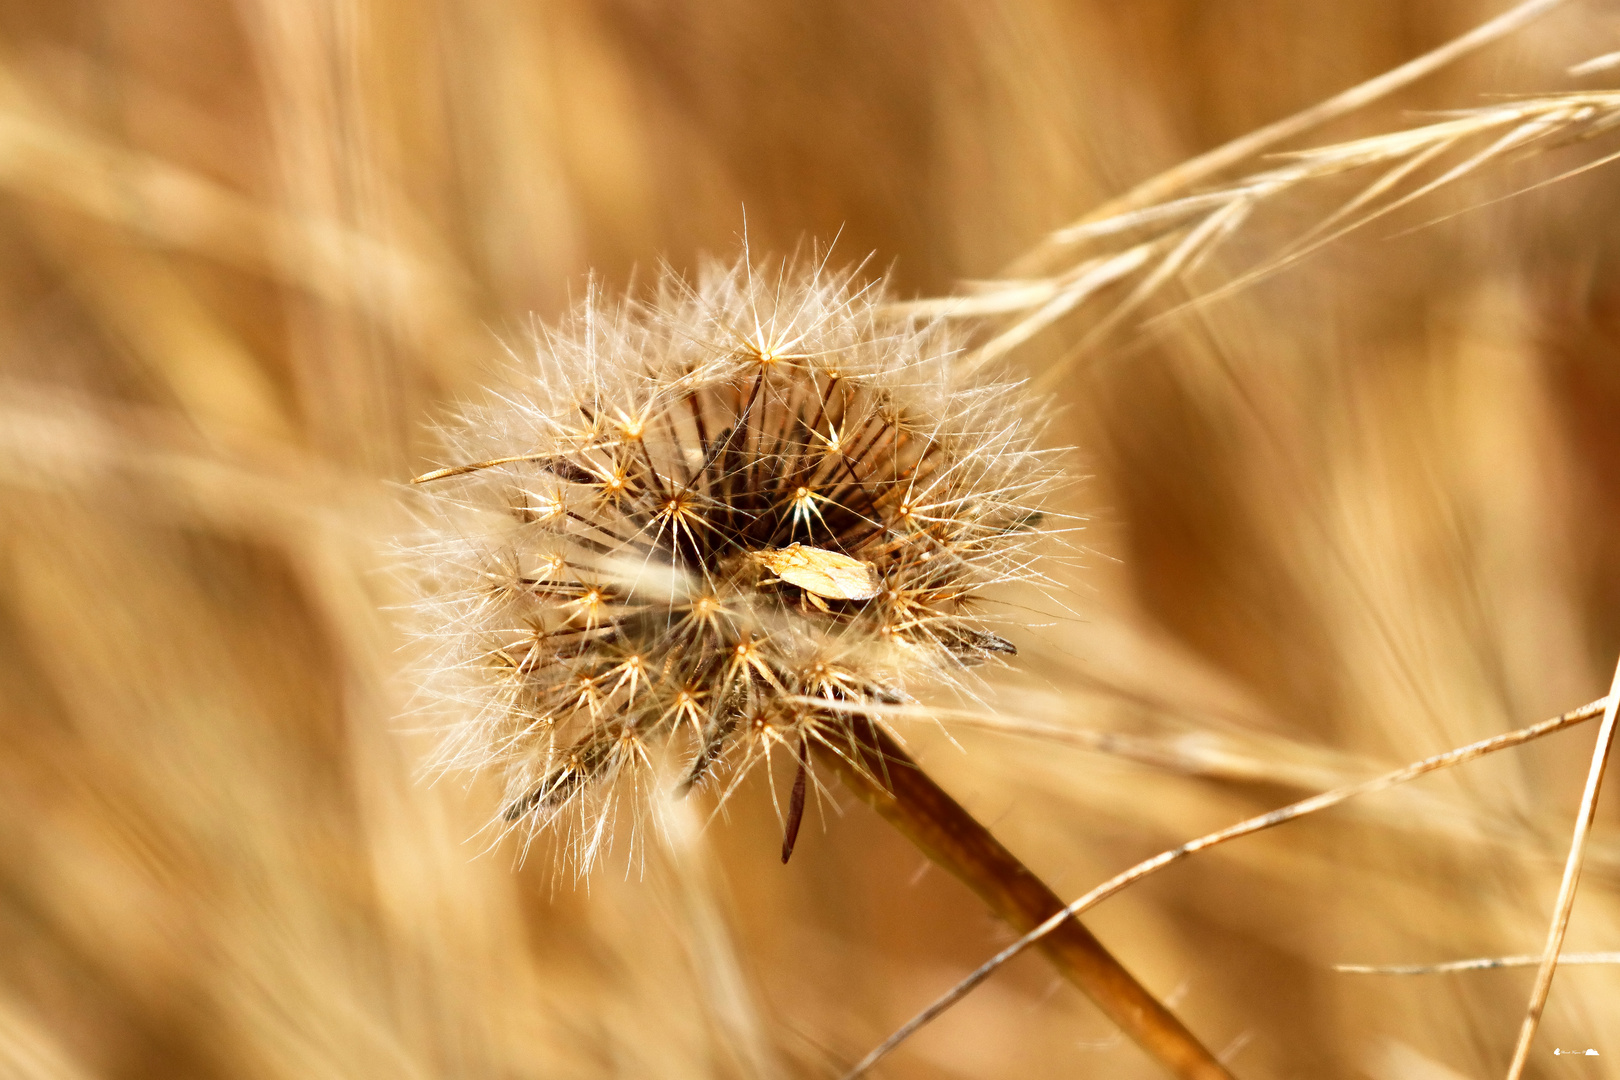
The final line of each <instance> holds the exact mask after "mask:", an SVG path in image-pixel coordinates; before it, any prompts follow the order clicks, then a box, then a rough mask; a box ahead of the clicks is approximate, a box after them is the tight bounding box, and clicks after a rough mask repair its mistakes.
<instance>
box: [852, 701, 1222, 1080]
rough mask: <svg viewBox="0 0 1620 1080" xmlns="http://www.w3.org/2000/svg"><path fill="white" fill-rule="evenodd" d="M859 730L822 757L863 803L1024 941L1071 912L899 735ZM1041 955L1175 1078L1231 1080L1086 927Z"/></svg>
mask: <svg viewBox="0 0 1620 1080" xmlns="http://www.w3.org/2000/svg"><path fill="white" fill-rule="evenodd" d="M850 730H851V732H852V736H853V737H852V740H851V742H852V746H851V750H852V752H850V753H848V755H847V756H845V755H844V754H834V753H830V752H826V751H823V757H824V758H825V759H827V760H828V761H829V762H830V763H833V764H835V765H836V767H837V768H838V770H839V772H840V773H841V774H842V775H843V777H844V781H845V783H846V784H848V785H849V786H850V787H851V788H852V789H853V790H854V791H855V793H856V794H857V795H859V796H860V797H861V798H862V799H863V800H864V801H865V802H866V803H867V804H868V805H870V806H871V807H872V808H873V809H874V810H876V811H877V812H878V813H879V814H880V815H881V816H882V817H883V818H884V819H885V820H887V821H888V822H889V824H891V825H893V826H894V827H895V828H897V829H899V830H900V832H901V833H903V834H904V835H905V837H906V838H907V839H908V840H910V841H911V842H912V843H913V844H915V845H916V846H917V847H918V849H920V850H921V851H922V852H923V853H924V854H925V855H927V856H928V857H929V858H930V859H932V860H933V861H934V862H935V863H936V864H938V865H939V866H940V867H942V868H944V869H946V870H949V871H950V872H951V873H952V874H954V875H955V876H956V877H957V878H958V879H959V880H961V881H962V883H963V884H965V885H967V886H968V887H969V888H970V889H972V890H973V891H974V892H976V893H978V894H979V898H980V899H982V900H983V901H984V902H985V903H986V904H988V905H989V906H990V908H991V910H992V911H994V912H995V913H996V915H997V916H999V917H1000V918H1001V919H1002V920H1003V921H1005V922H1006V923H1007V924H1008V925H1009V926H1011V927H1012V928H1013V929H1014V930H1015V931H1017V932H1018V933H1020V934H1025V933H1028V932H1029V931H1031V930H1033V929H1035V928H1036V927H1038V926H1040V925H1041V924H1043V923H1045V922H1046V921H1048V920H1049V919H1051V918H1052V917H1053V916H1054V915H1057V914H1058V913H1060V912H1061V911H1062V910H1063V908H1064V903H1063V901H1062V900H1061V899H1060V898H1059V897H1058V895H1057V894H1056V893H1054V892H1053V891H1052V890H1051V889H1050V888H1048V887H1047V885H1046V883H1045V882H1043V881H1042V880H1041V879H1040V878H1039V877H1037V876H1036V875H1035V874H1034V872H1033V871H1031V870H1030V869H1029V868H1028V867H1027V866H1025V865H1024V864H1023V863H1022V862H1020V861H1019V860H1018V858H1017V856H1015V855H1013V853H1012V852H1010V851H1008V850H1007V848H1006V847H1004V846H1003V845H1002V843H1001V842H1000V841H999V840H997V839H996V838H995V837H994V836H992V835H991V834H990V830H988V829H986V828H985V827H984V826H983V825H981V824H980V823H979V822H978V821H977V820H976V819H975V818H974V817H973V815H972V814H970V813H968V811H967V810H966V809H965V808H964V807H963V806H962V804H961V803H959V802H957V801H956V800H955V799H953V798H952V797H951V796H950V794H949V793H947V792H946V791H945V790H944V789H943V788H941V787H940V786H939V785H938V784H936V783H934V781H933V780H932V779H931V778H930V777H929V775H928V774H927V773H926V772H924V771H923V770H922V768H921V767H919V766H918V765H917V763H916V762H915V761H913V760H912V759H911V756H910V755H909V754H907V753H906V751H905V750H904V749H903V748H902V747H901V746H900V744H899V743H898V742H897V741H896V740H895V738H894V737H893V736H892V735H890V734H889V733H888V732H887V731H885V730H883V729H882V728H881V727H878V726H877V725H875V724H870V723H867V722H863V721H860V720H853V721H852V722H851V724H850ZM842 749H843V747H842V746H840V750H842ZM1040 946H1041V948H1042V949H1044V950H1045V951H1046V954H1047V956H1048V957H1049V958H1050V959H1051V960H1052V962H1053V963H1054V964H1055V965H1057V968H1058V970H1059V971H1061V972H1062V973H1063V974H1064V975H1065V976H1066V977H1067V978H1068V979H1069V981H1071V982H1073V983H1074V984H1075V985H1076V986H1078V987H1079V988H1080V990H1081V991H1082V992H1083V993H1084V994H1085V995H1086V996H1087V997H1089V998H1090V999H1091V1000H1092V1001H1094V1002H1096V1004H1097V1006H1098V1007H1099V1008H1101V1009H1102V1011H1103V1012H1104V1013H1106V1014H1107V1015H1108V1017H1109V1019H1111V1020H1113V1021H1114V1023H1116V1024H1118V1025H1119V1027H1120V1029H1121V1030H1122V1031H1123V1032H1124V1033H1125V1034H1126V1035H1128V1036H1130V1037H1131V1038H1132V1039H1133V1040H1135V1042H1136V1043H1137V1045H1139V1046H1140V1047H1142V1049H1143V1050H1146V1051H1147V1052H1148V1053H1149V1054H1151V1055H1152V1056H1153V1057H1154V1058H1155V1059H1157V1060H1158V1061H1159V1063H1160V1064H1162V1065H1163V1066H1164V1067H1165V1068H1166V1069H1167V1070H1169V1071H1170V1072H1171V1073H1172V1074H1174V1075H1175V1076H1178V1077H1181V1078H1183V1080H1232V1077H1231V1074H1230V1073H1229V1072H1227V1070H1226V1068H1225V1067H1224V1066H1222V1065H1221V1063H1220V1062H1219V1061H1217V1060H1216V1058H1215V1055H1214V1054H1212V1053H1210V1052H1209V1050H1208V1049H1206V1048H1205V1047H1204V1046H1203V1044H1201V1043H1200V1042H1199V1041H1198V1039H1197V1038H1196V1037H1195V1036H1194V1035H1193V1034H1192V1032H1190V1031H1188V1030H1187V1028H1186V1027H1185V1026H1184V1025H1183V1024H1182V1023H1181V1021H1180V1020H1178V1019H1176V1017H1175V1015H1174V1014H1172V1013H1171V1012H1170V1010H1169V1009H1167V1008H1166V1007H1165V1006H1164V1004H1163V1003H1162V1002H1160V1001H1159V1000H1158V999H1157V998H1155V997H1154V996H1153V995H1152V994H1151V993H1149V992H1148V991H1147V989H1146V988H1145V987H1143V986H1142V984H1141V983H1139V982H1137V980H1136V978H1135V976H1133V975H1132V974H1131V973H1130V972H1129V971H1127V970H1126V969H1125V967H1124V965H1122V964H1121V963H1120V962H1119V961H1118V960H1117V959H1116V958H1115V957H1114V955H1113V954H1112V953H1110V952H1109V951H1108V949H1107V948H1106V947H1105V946H1104V945H1103V943H1102V942H1100V941H1098V940H1097V938H1096V937H1095V936H1094V935H1093V934H1092V933H1091V931H1090V930H1087V929H1086V928H1085V926H1083V925H1082V924H1081V923H1080V921H1079V920H1078V919H1075V918H1069V919H1067V920H1065V921H1064V922H1063V923H1062V924H1061V925H1059V926H1058V927H1057V928H1056V929H1054V930H1052V931H1051V932H1050V933H1048V934H1047V935H1046V936H1045V937H1043V938H1041V941H1040ZM863 1065H864V1063H863ZM860 1069H861V1067H860V1066H857V1069H856V1071H857V1072H859V1071H860ZM852 1075H853V1074H852Z"/></svg>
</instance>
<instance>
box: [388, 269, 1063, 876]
mask: <svg viewBox="0 0 1620 1080" xmlns="http://www.w3.org/2000/svg"><path fill="white" fill-rule="evenodd" d="M880 301H881V296H880V294H879V289H878V288H876V287H867V288H857V287H856V286H855V284H854V283H853V281H852V277H851V275H849V274H840V273H830V272H828V271H827V270H826V269H825V268H824V267H823V266H819V265H815V264H808V265H804V266H798V265H793V264H791V263H784V264H781V265H780V266H777V267H776V268H775V269H773V270H772V271H770V272H768V273H767V272H763V271H761V270H760V269H759V268H756V267H752V266H750V265H749V264H748V262H747V261H746V260H744V261H742V262H739V263H737V264H735V265H732V266H729V267H727V266H722V265H718V264H710V265H708V266H706V267H704V269H703V270H702V272H701V273H700V275H699V278H698V281H697V283H696V284H695V285H693V284H691V283H689V282H687V281H685V280H683V279H682V278H680V277H678V276H676V275H675V274H673V273H668V272H666V273H665V274H663V275H662V276H661V277H660V279H659V280H658V282H657V284H656V286H655V287H654V288H653V289H652V291H651V292H650V294H648V295H645V296H642V297H639V298H630V299H624V300H620V301H608V300H605V299H603V298H602V297H601V296H600V295H599V294H598V293H597V292H596V291H595V290H593V291H592V292H591V294H590V295H589V297H588V298H587V300H586V301H585V303H584V304H582V305H580V306H579V307H578V308H577V309H576V310H575V311H574V312H573V313H572V314H570V315H569V316H568V317H567V318H566V319H564V320H563V322H562V323H561V325H559V326H556V327H553V328H548V329H545V330H542V331H540V332H539V333H538V335H537V339H536V348H535V350H534V352H533V354H532V355H526V356H514V357H513V359H512V360H511V363H510V365H509V367H508V369H507V371H506V373H505V376H504V378H503V380H502V385H500V386H499V387H498V388H496V389H494V390H493V391H492V392H491V393H490V395H489V396H488V398H487V400H485V401H484V402H482V403H480V404H476V405H472V406H469V407H466V408H464V409H463V410H462V411H461V414H460V417H459V419H458V421H457V422H455V423H453V424H451V425H449V426H448V427H447V428H446V430H445V441H446V444H447V449H446V456H447V460H449V461H450V462H451V464H450V465H448V466H447V467H445V468H442V469H439V470H437V471H435V472H432V473H428V474H427V475H425V476H423V477H420V478H418V481H417V491H418V492H420V493H421V494H422V495H423V497H424V504H423V517H424V522H425V524H426V532H425V535H424V537H423V538H422V539H421V540H420V541H419V542H417V543H416V544H415V545H414V546H413V547H412V549H411V553H412V555H413V556H414V558H413V562H414V564H415V565H417V566H418V567H419V568H421V569H422V570H423V571H424V575H423V577H424V581H425V585H424V592H423V598H422V600H421V602H420V604H419V612H420V615H421V617H422V622H423V624H424V627H425V633H426V634H427V636H428V638H429V640H430V642H431V644H432V653H433V656H432V660H431V663H430V666H429V679H428V683H429V685H430V688H431V690H432V692H433V693H434V694H435V696H437V697H439V698H441V699H448V700H450V701H452V702H454V703H455V705H456V707H457V709H458V711H459V712H460V714H461V715H460V717H459V718H458V719H456V720H454V721H453V722H452V724H451V726H450V730H449V734H448V736H447V739H446V742H445V744H444V747H443V752H442V764H443V765H445V766H448V767H471V768H476V769H484V768H495V769H498V770H500V771H501V772H502V773H503V774H504V777H505V782H506V810H505V813H504V815H503V818H504V821H505V822H506V823H507V824H508V825H509V826H522V827H526V828H527V830H528V835H529V836H531V837H532V836H533V835H534V833H535V832H536V831H537V830H539V829H541V828H543V827H546V826H550V825H553V824H555V825H559V826H563V827H564V829H563V832H564V835H565V836H566V837H567V841H566V842H567V845H568V847H569V849H570V852H571V854H572V856H573V861H574V864H575V866H576V868H578V869H579V870H581V871H583V870H584V869H586V868H588V867H589V866H590V864H591V863H592V862H593V860H594V859H595V858H596V857H597V856H598V855H600V854H601V853H602V851H603V850H605V847H606V845H607V844H609V843H610V842H611V839H612V837H613V834H614V832H615V831H616V830H617V829H618V828H619V824H618V819H619V818H620V817H621V815H624V814H626V813H628V815H629V817H630V818H631V822H632V825H631V828H632V832H634V831H635V828H636V826H637V825H638V824H639V822H640V821H641V817H642V814H643V812H644V810H645V807H646V805H647V800H646V799H644V798H643V797H642V796H644V795H645V794H646V793H647V792H648V791H649V785H652V784H656V783H661V782H667V783H668V784H669V785H670V786H672V787H681V788H684V787H690V786H691V785H693V784H695V783H697V782H699V781H701V780H703V779H705V778H706V777H707V776H709V775H710V774H711V773H713V772H715V771H716V770H718V769H721V768H728V769H729V770H730V773H731V775H732V776H734V777H735V776H740V775H741V774H742V773H743V772H744V771H745V770H746V768H747V767H748V766H750V765H753V764H756V763H760V762H767V763H768V762H769V761H770V760H771V755H772V753H773V751H775V750H782V751H784V752H785V753H786V754H787V755H788V756H789V757H790V758H793V759H797V760H800V761H802V760H804V759H805V757H806V752H805V748H806V747H807V746H808V745H810V744H821V745H823V746H825V747H827V748H829V749H831V750H832V751H834V752H838V751H839V748H840V746H841V745H843V746H847V745H848V737H847V733H848V731H849V728H848V727H847V725H848V724H850V723H852V722H855V721H854V720H852V719H851V717H850V713H849V711H848V708H847V706H848V703H850V702H855V703H859V702H887V703H893V702H898V701H903V700H905V699H906V698H907V696H908V688H910V687H914V686H916V685H917V684H919V683H926V682H930V681H945V682H953V681H954V679H955V678H956V677H957V676H958V675H959V674H960V673H961V672H962V671H963V670H964V669H965V668H967V667H969V666H972V665H975V664H979V663H982V662H984V661H986V660H995V659H999V658H1000V657H1001V656H1003V655H1006V654H1011V653H1013V652H1014V647H1013V645H1012V644H1011V643H1010V642H1009V641H1007V640H1006V639H1005V638H1003V637H1002V636H1000V635H999V634H997V633H993V632H992V631H991V628H990V625H989V624H988V622H987V620H986V619H985V617H984V616H983V615H982V614H981V613H980V608H979V604H978V601H979V599H980V595H981V591H982V590H984V589H985V588H987V587H989V586H992V585H997V584H1000V583H1004V582H1007V581H1012V580H1024V579H1028V578H1030V577H1031V576H1032V574H1031V571H1030V568H1029V560H1028V546H1029V542H1030V538H1031V536H1032V534H1033V532H1034V529H1033V526H1034V525H1035V524H1036V523H1037V521H1038V520H1039V516H1038V511H1037V508H1036V502H1037V501H1038V497H1039V495H1040V494H1041V493H1042V491H1043V490H1044V489H1045V488H1046V487H1048V486H1049V485H1050V484H1051V483H1052V480H1053V475H1054V474H1053V471H1052V469H1051V467H1050V465H1049V464H1048V459H1047V458H1046V457H1045V456H1044V455H1043V454H1042V453H1040V452H1038V451H1037V450H1035V449H1034V447H1033V445H1032V437H1033V435H1034V433H1035V431H1036V429H1037V427H1038V426H1039V423H1038V421H1039V410H1038V409H1034V408H1032V407H1031V405H1030V403H1029V401H1028V400H1027V399H1025V398H1024V397H1023V396H1022V395H1021V394H1020V393H1019V391H1018V389H1017V388H1016V387H1015V386H1013V385H1010V384H1005V383H986V382H982V381H980V382H978V383H976V384H973V385H966V384H961V383H960V382H959V381H958V380H957V379H955V378H954V377H953V375H952V372H951V357H952V347H951V342H950V340H949V338H948V337H947V336H946V334H945V333H944V332H943V330H942V329H941V328H940V327H939V326H937V325H928V326H919V325H916V324H905V325H900V326H896V325H895V324H893V323H892V322H891V323H883V322H880V321H879V319H878V317H877V306H878V304H879V303H880ZM816 701H827V702H839V703H840V704H841V709H840V711H836V712H835V711H834V710H832V709H830V708H828V709H818V708H817V707H815V704H814V702H816ZM861 722H864V721H861ZM660 777H663V778H664V779H662V780H661V779H660Z"/></svg>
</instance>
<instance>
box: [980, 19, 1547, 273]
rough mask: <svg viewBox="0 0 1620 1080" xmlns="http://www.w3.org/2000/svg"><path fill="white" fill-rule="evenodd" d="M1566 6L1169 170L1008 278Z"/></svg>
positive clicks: (1499, 27) (1025, 260)
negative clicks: (1084, 232)
mask: <svg viewBox="0 0 1620 1080" xmlns="http://www.w3.org/2000/svg"><path fill="white" fill-rule="evenodd" d="M1564 2H1565V0H1527V2H1526V3H1522V4H1519V5H1517V6H1515V7H1513V8H1511V9H1509V10H1508V11H1505V12H1503V13H1502V14H1501V15H1498V16H1497V17H1496V18H1494V19H1492V20H1490V21H1489V22H1487V23H1483V24H1482V25H1480V26H1476V27H1475V28H1474V29H1472V30H1470V31H1469V32H1468V33H1466V34H1464V35H1462V36H1461V37H1458V38H1453V39H1452V40H1451V41H1448V42H1446V44H1444V45H1442V46H1440V47H1439V48H1438V49H1434V50H1432V51H1430V52H1427V53H1424V54H1423V55H1422V56H1419V57H1417V58H1416V59H1413V60H1409V61H1407V62H1406V63H1404V64H1402V65H1401V66H1400V67H1397V68H1392V69H1390V70H1389V71H1386V72H1384V73H1383V74H1382V75H1379V76H1376V77H1375V78H1371V79H1368V80H1367V81H1366V82H1364V83H1359V84H1358V85H1356V86H1352V87H1351V88H1350V89H1348V90H1345V91H1343V92H1341V93H1338V94H1335V95H1334V96H1333V97H1330V98H1328V99H1327V100H1326V101H1321V102H1318V103H1317V104H1315V105H1312V106H1311V107H1310V108H1308V109H1303V110H1301V111H1299V112H1297V113H1294V114H1293V115H1292V116H1288V117H1284V118H1283V119H1281V120H1278V121H1277V122H1275V123H1273V124H1268V125H1266V126H1265V127H1263V128H1260V129H1258V130H1256V131H1251V132H1249V133H1248V134H1247V135H1242V136H1239V137H1238V138H1236V139H1233V140H1232V141H1231V142H1228V143H1224V144H1222V145H1221V146H1218V147H1216V148H1215V149H1213V150H1209V151H1206V152H1205V153H1202V154H1200V155H1198V156H1197V157H1195V158H1191V159H1190V160H1188V161H1184V162H1182V163H1181V164H1179V165H1177V166H1176V167H1174V168H1172V169H1167V170H1165V171H1164V172H1162V173H1159V174H1158V175H1157V176H1154V177H1152V178H1150V179H1148V180H1144V181H1143V182H1142V183H1140V184H1137V185H1136V186H1135V187H1133V188H1131V190H1129V191H1127V192H1126V193H1125V194H1123V195H1120V196H1118V197H1117V198H1114V199H1110V200H1109V201H1108V202H1106V203H1104V204H1102V205H1101V206H1099V207H1097V208H1096V209H1095V210H1092V211H1091V212H1090V213H1088V214H1086V216H1085V217H1083V218H1081V219H1080V220H1079V221H1076V222H1075V223H1074V224H1073V225H1071V226H1069V227H1068V228H1067V229H1061V230H1059V231H1058V232H1055V233H1053V234H1052V236H1051V237H1050V238H1049V239H1048V240H1047V241H1046V243H1044V244H1042V245H1041V246H1040V247H1038V248H1036V249H1035V250H1034V251H1032V252H1030V253H1028V254H1027V255H1025V256H1023V257H1022V258H1020V259H1019V260H1018V261H1017V262H1016V263H1014V264H1013V265H1012V266H1010V267H1008V270H1007V274H1008V276H1020V275H1026V274H1029V273H1030V272H1032V270H1033V269H1034V268H1036V267H1039V266H1042V265H1045V264H1046V263H1047V262H1048V261H1049V260H1050V259H1051V257H1052V256H1053V255H1054V254H1055V253H1056V252H1059V251H1061V250H1062V249H1063V248H1064V247H1065V246H1066V244H1065V242H1064V239H1063V237H1064V235H1065V234H1067V233H1069V232H1071V231H1073V230H1079V229H1083V228H1084V227H1085V226H1087V225H1090V224H1093V223H1095V222H1098V221H1102V220H1104V219H1106V218H1111V217H1117V216H1120V215H1124V214H1130V213H1133V212H1135V211H1138V210H1142V209H1144V208H1145V207H1149V206H1153V205H1155V204H1157V203H1162V202H1164V201H1166V200H1168V199H1171V198H1174V197H1175V196H1176V195H1178V194H1180V193H1181V192H1184V191H1188V190H1190V189H1191V188H1193V187H1194V186H1196V185H1198V184H1201V183H1203V182H1204V181H1205V180H1208V179H1209V178H1210V177H1212V176H1215V175H1217V174H1219V173H1221V172H1223V171H1225V170H1226V169H1229V168H1231V167H1232V166H1234V165H1237V164H1239V163H1240V162H1243V161H1247V160H1248V159H1250V158H1252V157H1254V156H1256V155H1257V154H1261V153H1264V152H1265V151H1267V150H1270V149H1271V148H1272V147H1274V146H1277V145H1279V144H1281V143H1284V142H1287V141H1288V140H1289V139H1291V138H1293V137H1294V136H1296V135H1302V134H1304V133H1305V132H1307V131H1309V130H1311V129H1312V128H1316V127H1320V126H1322V125H1323V124H1326V123H1330V122H1331V121H1333V120H1337V119H1338V118H1339V117H1341V116H1346V115H1348V114H1350V113H1352V112H1355V111H1356V110H1357V109H1360V108H1362V107H1363V106H1365V105H1369V104H1371V103H1372V102H1374V101H1377V100H1378V99H1379V98H1381V97H1387V96H1388V95H1390V94H1392V93H1394V92H1395V91H1397V90H1400V89H1402V88H1403V87H1406V86H1410V85H1411V84H1412V83H1414V82H1417V81H1418V80H1419V79H1422V78H1424V77H1425V76H1427V75H1431V74H1433V73H1434V72H1436V71H1438V70H1440V69H1441V68H1443V67H1445V66H1446V65H1447V64H1450V63H1452V62H1453V61H1456V60H1460V59H1461V58H1463V57H1464V56H1467V55H1468V54H1469V53H1471V52H1474V51H1476V50H1478V49H1481V48H1483V47H1484V46H1486V45H1489V44H1491V43H1492V42H1493V41H1499V40H1501V39H1502V38H1504V37H1507V36H1508V35H1509V34H1512V33H1514V32H1516V31H1518V30H1520V29H1522V28H1523V27H1525V26H1528V25H1529V24H1530V23H1532V22H1534V21H1535V20H1537V19H1539V18H1541V17H1542V16H1543V15H1545V14H1547V13H1548V12H1550V11H1552V10H1553V9H1554V8H1556V7H1558V6H1559V5H1561V4H1563V3H1564Z"/></svg>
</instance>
